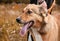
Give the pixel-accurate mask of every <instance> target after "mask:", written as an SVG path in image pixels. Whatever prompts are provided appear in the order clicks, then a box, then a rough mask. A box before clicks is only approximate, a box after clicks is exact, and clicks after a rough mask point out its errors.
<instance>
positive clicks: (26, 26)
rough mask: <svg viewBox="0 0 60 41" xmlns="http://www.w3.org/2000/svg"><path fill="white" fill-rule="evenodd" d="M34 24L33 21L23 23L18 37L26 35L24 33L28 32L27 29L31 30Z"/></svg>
mask: <svg viewBox="0 0 60 41" xmlns="http://www.w3.org/2000/svg"><path fill="white" fill-rule="evenodd" d="M33 24H34V21H29V22H26V23H24V25H23V27H22V29H21V30H20V35H21V36H24V35H25V34H26V32H27V31H28V29H29V28H31V27H32V26H33Z"/></svg>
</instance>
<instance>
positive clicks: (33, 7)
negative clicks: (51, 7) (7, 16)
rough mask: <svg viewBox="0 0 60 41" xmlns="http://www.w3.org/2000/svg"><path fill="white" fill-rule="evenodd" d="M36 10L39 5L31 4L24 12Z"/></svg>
mask: <svg viewBox="0 0 60 41" xmlns="http://www.w3.org/2000/svg"><path fill="white" fill-rule="evenodd" d="M36 8H38V5H35V4H29V5H28V6H26V7H25V8H24V10H27V9H29V10H31V9H36Z"/></svg>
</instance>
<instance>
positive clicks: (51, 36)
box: [20, 4, 58, 41]
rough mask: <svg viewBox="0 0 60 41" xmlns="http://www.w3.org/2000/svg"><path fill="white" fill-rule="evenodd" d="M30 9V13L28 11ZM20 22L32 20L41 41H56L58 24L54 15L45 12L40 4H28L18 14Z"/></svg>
mask: <svg viewBox="0 0 60 41" xmlns="http://www.w3.org/2000/svg"><path fill="white" fill-rule="evenodd" d="M28 11H31V13H28ZM20 18H21V22H28V21H31V20H33V21H34V25H33V28H36V29H39V30H37V31H38V32H39V34H40V35H41V37H42V40H43V41H58V24H57V19H56V17H55V16H53V15H50V14H48V13H47V9H45V8H44V7H42V6H41V5H35V4H29V5H28V6H27V7H25V8H24V10H23V13H22V14H21V15H20Z"/></svg>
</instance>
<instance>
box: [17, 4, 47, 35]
mask: <svg viewBox="0 0 60 41" xmlns="http://www.w3.org/2000/svg"><path fill="white" fill-rule="evenodd" d="M47 17H48V14H47V9H46V8H43V7H42V6H40V5H35V4H29V5H28V6H27V7H25V8H24V9H23V11H22V14H21V15H20V16H19V17H18V18H17V19H16V20H17V22H18V23H21V24H24V26H23V28H22V30H21V34H22V35H24V34H25V33H26V32H27V30H28V29H29V28H31V27H32V26H33V27H34V28H40V27H41V25H42V24H43V23H44V24H46V23H47Z"/></svg>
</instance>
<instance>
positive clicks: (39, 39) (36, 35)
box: [28, 28, 42, 41]
mask: <svg viewBox="0 0 60 41" xmlns="http://www.w3.org/2000/svg"><path fill="white" fill-rule="evenodd" d="M32 33H33V35H32ZM32 33H29V38H28V41H33V40H34V41H42V37H41V35H40V34H39V33H38V32H37V30H36V29H33V28H32ZM31 35H32V37H33V40H32V37H31Z"/></svg>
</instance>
